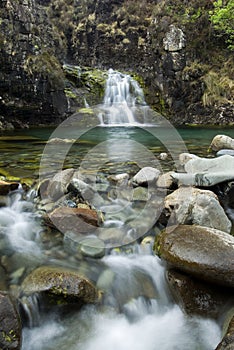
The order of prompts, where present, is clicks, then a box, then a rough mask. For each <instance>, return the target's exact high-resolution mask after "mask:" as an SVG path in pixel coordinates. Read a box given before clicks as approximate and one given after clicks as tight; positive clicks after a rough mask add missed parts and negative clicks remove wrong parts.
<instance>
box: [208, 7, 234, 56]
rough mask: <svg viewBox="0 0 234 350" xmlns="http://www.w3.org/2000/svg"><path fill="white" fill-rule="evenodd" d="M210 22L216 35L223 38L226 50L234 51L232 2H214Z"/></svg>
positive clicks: (233, 8) (233, 9)
mask: <svg viewBox="0 0 234 350" xmlns="http://www.w3.org/2000/svg"><path fill="white" fill-rule="evenodd" d="M210 20H211V23H212V24H213V25H214V28H215V29H216V32H217V35H219V36H222V37H224V39H225V41H226V43H227V44H228V48H229V49H230V50H234V0H228V1H223V0H216V1H215V2H214V10H213V11H210Z"/></svg>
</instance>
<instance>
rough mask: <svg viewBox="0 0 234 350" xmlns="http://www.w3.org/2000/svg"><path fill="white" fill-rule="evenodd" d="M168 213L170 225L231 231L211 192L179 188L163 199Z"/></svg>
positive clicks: (229, 224) (216, 199) (221, 209)
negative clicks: (188, 225)
mask: <svg viewBox="0 0 234 350" xmlns="http://www.w3.org/2000/svg"><path fill="white" fill-rule="evenodd" d="M164 205H165V208H166V209H167V210H168V212H169V213H170V215H171V216H170V221H169V223H170V225H174V224H194V225H200V226H206V227H211V228H215V229H218V230H221V231H224V232H228V233H229V232H230V231H231V222H230V220H229V219H228V218H227V216H226V214H225V212H224V210H223V208H222V207H221V205H220V204H219V201H218V197H217V196H216V195H215V194H214V193H213V192H211V191H207V190H200V189H198V188H193V187H180V188H179V189H177V190H176V191H174V192H173V193H171V194H170V195H168V196H167V197H166V198H165V203H164Z"/></svg>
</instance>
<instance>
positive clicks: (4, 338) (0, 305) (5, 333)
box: [0, 293, 21, 350]
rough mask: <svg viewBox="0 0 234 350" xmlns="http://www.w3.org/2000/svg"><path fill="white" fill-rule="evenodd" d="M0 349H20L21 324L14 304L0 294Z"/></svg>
mask: <svg viewBox="0 0 234 350" xmlns="http://www.w3.org/2000/svg"><path fill="white" fill-rule="evenodd" d="M0 329H1V332H0V348H1V349H3V350H13V349H14V350H20V349H21V322H20V317H19V314H18V311H17V310H16V307H15V304H14V302H13V301H12V300H11V298H10V297H9V296H8V295H7V294H3V293H0Z"/></svg>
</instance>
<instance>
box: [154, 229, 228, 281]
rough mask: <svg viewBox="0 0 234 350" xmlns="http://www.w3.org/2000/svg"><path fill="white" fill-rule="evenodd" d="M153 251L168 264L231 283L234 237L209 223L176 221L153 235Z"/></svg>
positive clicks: (199, 276)
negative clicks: (186, 223) (176, 223)
mask: <svg viewBox="0 0 234 350" xmlns="http://www.w3.org/2000/svg"><path fill="white" fill-rule="evenodd" d="M154 249H155V251H156V253H157V254H158V255H159V256H160V257H161V258H162V259H163V260H166V261H167V262H168V263H169V264H170V265H172V266H174V267H176V268H178V269H179V270H181V271H184V272H187V273H189V274H191V275H194V276H195V277H198V278H201V279H203V280H205V281H210V282H214V283H217V284H220V285H225V286H229V287H234V237H233V236H231V235H229V234H227V233H225V232H222V231H219V230H216V229H213V228H208V227H201V226H195V225H179V226H177V227H171V228H169V229H165V230H163V231H162V232H161V233H160V234H159V235H158V236H157V238H156V241H155V246H154Z"/></svg>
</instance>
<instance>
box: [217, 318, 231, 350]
mask: <svg viewBox="0 0 234 350" xmlns="http://www.w3.org/2000/svg"><path fill="white" fill-rule="evenodd" d="M215 350H234V316H233V317H232V319H231V321H230V323H229V325H228V329H227V332H226V333H225V335H224V337H223V339H222V341H221V342H220V343H219V344H218V346H217V348H216V349H215Z"/></svg>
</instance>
